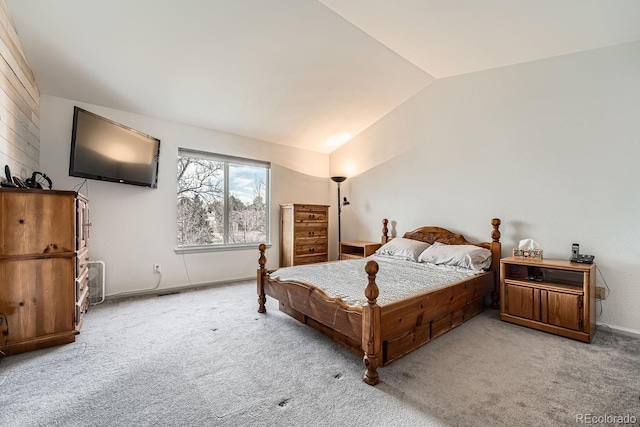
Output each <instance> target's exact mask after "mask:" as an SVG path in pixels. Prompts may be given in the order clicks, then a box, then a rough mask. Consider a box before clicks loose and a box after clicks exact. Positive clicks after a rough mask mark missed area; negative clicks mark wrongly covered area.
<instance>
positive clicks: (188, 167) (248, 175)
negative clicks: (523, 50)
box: [177, 149, 271, 250]
mask: <svg viewBox="0 0 640 427" xmlns="http://www.w3.org/2000/svg"><path fill="white" fill-rule="evenodd" d="M270 171H271V164H270V163H268V162H260V161H255V160H250V159H242V158H236V157H229V156H223V155H218V154H213V153H205V152H201V151H193V150H186V149H179V150H178V211H177V212H178V215H177V225H178V248H179V249H186V250H190V249H193V250H207V249H209V248H226V247H242V246H255V245H257V244H258V243H269V241H270V233H269V211H270V209H269V197H268V196H269V178H270Z"/></svg>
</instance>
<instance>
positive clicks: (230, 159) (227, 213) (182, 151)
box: [174, 147, 271, 254]
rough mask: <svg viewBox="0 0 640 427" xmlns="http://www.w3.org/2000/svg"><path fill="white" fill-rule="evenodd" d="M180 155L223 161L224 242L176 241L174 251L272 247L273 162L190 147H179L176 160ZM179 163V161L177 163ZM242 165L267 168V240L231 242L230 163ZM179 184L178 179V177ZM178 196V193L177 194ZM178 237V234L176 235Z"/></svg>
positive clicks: (181, 252)
mask: <svg viewBox="0 0 640 427" xmlns="http://www.w3.org/2000/svg"><path fill="white" fill-rule="evenodd" d="M180 157H192V158H200V159H205V160H211V161H214V162H221V163H223V164H224V166H223V179H224V186H223V187H224V194H223V203H224V212H223V222H224V228H223V230H224V231H223V242H224V243H223V244H215V245H213V244H212V245H191V246H180V245H179V244H178V243H179V242H177V241H176V248H175V249H174V251H175V252H176V253H178V254H185V253H199V252H218V251H233V250H244V249H256V248H257V247H258V245H260V244H261V243H264V244H266V245H267V247H271V162H266V161H262V160H255V159H249V158H245V157H237V156H229V155H225V154H218V153H212V152H208V151H201V150H193V149H190V148H181V147H178V155H177V157H176V160H177V159H179V158H180ZM176 164H177V163H176ZM230 164H232V165H240V166H255V167H261V168H264V169H265V172H266V174H265V187H266V188H265V227H266V230H265V232H266V241H265V242H255V243H229V230H230V225H231V222H230V218H231V206H230V203H229V200H230V196H231V195H230V192H229V189H230V188H229V187H230V184H229V181H230V178H229V165H230ZM176 185H177V179H176ZM176 196H177V194H176ZM177 201H178V199H177V197H176V206H177ZM175 224H176V227H177V226H178V218H177V210H176V218H175ZM176 239H177V235H176Z"/></svg>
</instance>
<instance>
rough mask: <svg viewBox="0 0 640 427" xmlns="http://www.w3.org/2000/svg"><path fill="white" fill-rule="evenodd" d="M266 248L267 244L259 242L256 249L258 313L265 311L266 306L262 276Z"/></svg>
mask: <svg viewBox="0 0 640 427" xmlns="http://www.w3.org/2000/svg"><path fill="white" fill-rule="evenodd" d="M266 249H267V245H265V244H264V243H260V246H258V250H259V251H260V258H258V264H259V265H260V268H259V269H258V313H266V312H267V308H266V307H265V306H264V304H265V303H266V302H267V297H266V296H265V295H264V276H265V274H266V273H267V271H266V269H265V267H264V266H265V264H266V263H267V257H265V256H264V251H265V250H266Z"/></svg>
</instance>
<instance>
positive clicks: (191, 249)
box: [173, 243, 271, 254]
mask: <svg viewBox="0 0 640 427" xmlns="http://www.w3.org/2000/svg"><path fill="white" fill-rule="evenodd" d="M259 245H260V243H250V244H246V245H233V246H231V245H227V246H223V245H220V246H188V247H184V248H180V247H178V248H174V249H173V251H174V252H175V253H177V254H196V253H202V252H225V251H245V250H252V251H253V250H255V251H257V250H258V246H259ZM266 245H267V248H270V247H271V244H270V243H266Z"/></svg>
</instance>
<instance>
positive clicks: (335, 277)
mask: <svg viewBox="0 0 640 427" xmlns="http://www.w3.org/2000/svg"><path fill="white" fill-rule="evenodd" d="M370 260H374V261H376V262H377V263H378V266H379V271H378V274H377V275H376V284H377V285H378V289H379V290H380V295H379V296H378V300H377V303H378V305H380V306H382V305H386V304H390V303H392V302H394V301H398V300H401V299H405V298H409V297H412V296H415V295H419V294H421V293H424V292H427V291H431V290H435V289H439V288H443V287H446V286H447V285H449V284H452V283H455V282H459V281H461V280H464V279H466V278H468V277H471V276H474V275H477V274H479V273H482V272H478V271H476V270H470V269H464V268H457V267H450V266H442V265H435V264H429V263H418V262H413V261H406V260H399V259H392V258H386V257H381V256H377V255H372V256H369V257H367V258H363V259H355V260H346V261H335V262H326V263H320V264H307V265H297V266H293V267H285V268H280V269H278V270H276V271H274V272H272V273H271V274H270V276H271V278H272V279H278V280H280V281H297V282H305V283H310V284H313V285H315V286H316V287H318V288H320V289H322V290H324V291H325V292H326V293H327V294H329V295H330V296H332V297H338V298H340V299H342V300H343V301H344V302H345V303H346V304H348V305H360V306H362V305H366V304H367V299H366V297H365V296H364V289H365V287H366V286H367V283H368V279H367V273H366V272H365V271H364V267H365V265H366V264H367V262H368V261H370Z"/></svg>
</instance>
